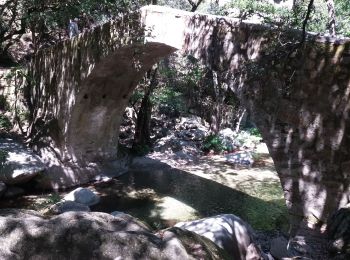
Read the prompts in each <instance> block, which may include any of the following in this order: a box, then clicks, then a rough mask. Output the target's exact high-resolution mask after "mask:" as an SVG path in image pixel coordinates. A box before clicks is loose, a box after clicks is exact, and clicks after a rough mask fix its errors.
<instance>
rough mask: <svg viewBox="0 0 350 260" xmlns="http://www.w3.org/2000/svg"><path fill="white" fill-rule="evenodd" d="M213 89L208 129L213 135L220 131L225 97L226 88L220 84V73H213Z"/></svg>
mask: <svg viewBox="0 0 350 260" xmlns="http://www.w3.org/2000/svg"><path fill="white" fill-rule="evenodd" d="M212 73H213V87H214V93H215V97H214V109H213V112H212V115H211V126H210V129H211V131H212V132H214V133H215V134H217V133H219V131H220V130H221V123H222V112H223V106H224V101H225V95H226V91H227V88H225V86H224V84H223V82H222V75H221V73H220V72H217V71H213V72H212Z"/></svg>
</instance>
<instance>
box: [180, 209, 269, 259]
mask: <svg viewBox="0 0 350 260" xmlns="http://www.w3.org/2000/svg"><path fill="white" fill-rule="evenodd" d="M175 227H179V228H182V229H185V230H189V231H192V232H194V233H196V234H198V235H201V236H204V237H206V238H208V239H210V240H211V241H212V242H214V243H215V244H216V245H218V246H219V247H220V248H222V249H224V250H225V251H226V252H227V253H229V255H230V257H231V259H235V260H246V259H264V258H265V256H264V254H263V253H262V251H261V250H260V248H259V247H258V246H257V245H255V243H254V239H253V230H252V228H251V227H250V226H249V225H248V224H247V223H246V222H244V221H243V220H242V219H240V218H239V217H237V216H235V215H233V214H222V215H218V216H214V217H208V218H204V219H199V220H194V221H188V222H180V223H177V224H176V225H175Z"/></svg>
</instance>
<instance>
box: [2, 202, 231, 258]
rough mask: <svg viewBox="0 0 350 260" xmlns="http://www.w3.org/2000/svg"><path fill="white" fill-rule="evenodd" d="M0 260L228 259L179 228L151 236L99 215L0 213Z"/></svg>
mask: <svg viewBox="0 0 350 260" xmlns="http://www.w3.org/2000/svg"><path fill="white" fill-rule="evenodd" d="M0 234H1V236H0V259H2V260H10V259H11V260H12V259H51V260H55V259H57V260H64V259H69V260H78V259H79V260H80V259H120V260H134V259H135V260H139V259H164V260H165V259H169V260H170V259H171V260H177V259H178V260H187V259H199V258H200V259H228V258H227V257H225V255H224V254H223V252H222V249H220V248H219V247H217V246H216V245H215V244H214V243H212V242H211V241H210V240H208V239H206V238H201V237H200V236H198V235H196V234H194V233H192V232H189V231H187V232H186V231H182V230H181V229H176V228H175V229H170V230H165V231H162V232H161V233H159V234H158V235H155V234H153V233H152V232H151V231H150V230H149V229H147V228H145V227H144V226H142V225H139V224H138V223H137V222H136V221H133V219H129V220H125V219H123V218H122V217H118V216H115V217H114V216H112V215H110V214H107V213H101V212H66V213H63V214H60V215H58V216H54V217H52V218H50V219H44V218H43V216H42V215H40V214H39V213H37V212H35V211H26V210H16V209H5V210H0Z"/></svg>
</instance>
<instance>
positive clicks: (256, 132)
mask: <svg viewBox="0 0 350 260" xmlns="http://www.w3.org/2000/svg"><path fill="white" fill-rule="evenodd" d="M248 131H249V133H250V134H251V135H254V136H256V137H260V138H261V133H260V131H259V129H258V128H256V127H253V128H250V129H249V130H248Z"/></svg>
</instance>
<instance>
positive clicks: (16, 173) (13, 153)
mask: <svg viewBox="0 0 350 260" xmlns="http://www.w3.org/2000/svg"><path fill="white" fill-rule="evenodd" d="M0 150H3V151H5V152H7V158H6V162H5V163H4V165H2V166H0V167H1V171H0V181H2V182H4V183H5V184H11V185H12V184H19V183H25V182H28V181H29V180H31V179H32V178H34V177H35V176H36V175H38V174H39V173H40V172H42V171H44V170H45V169H46V166H45V164H43V163H42V161H41V159H40V158H39V156H37V155H35V154H34V153H33V152H32V151H31V150H30V149H28V148H26V147H24V146H23V145H22V144H20V143H18V142H15V141H14V140H12V139H9V138H0Z"/></svg>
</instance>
